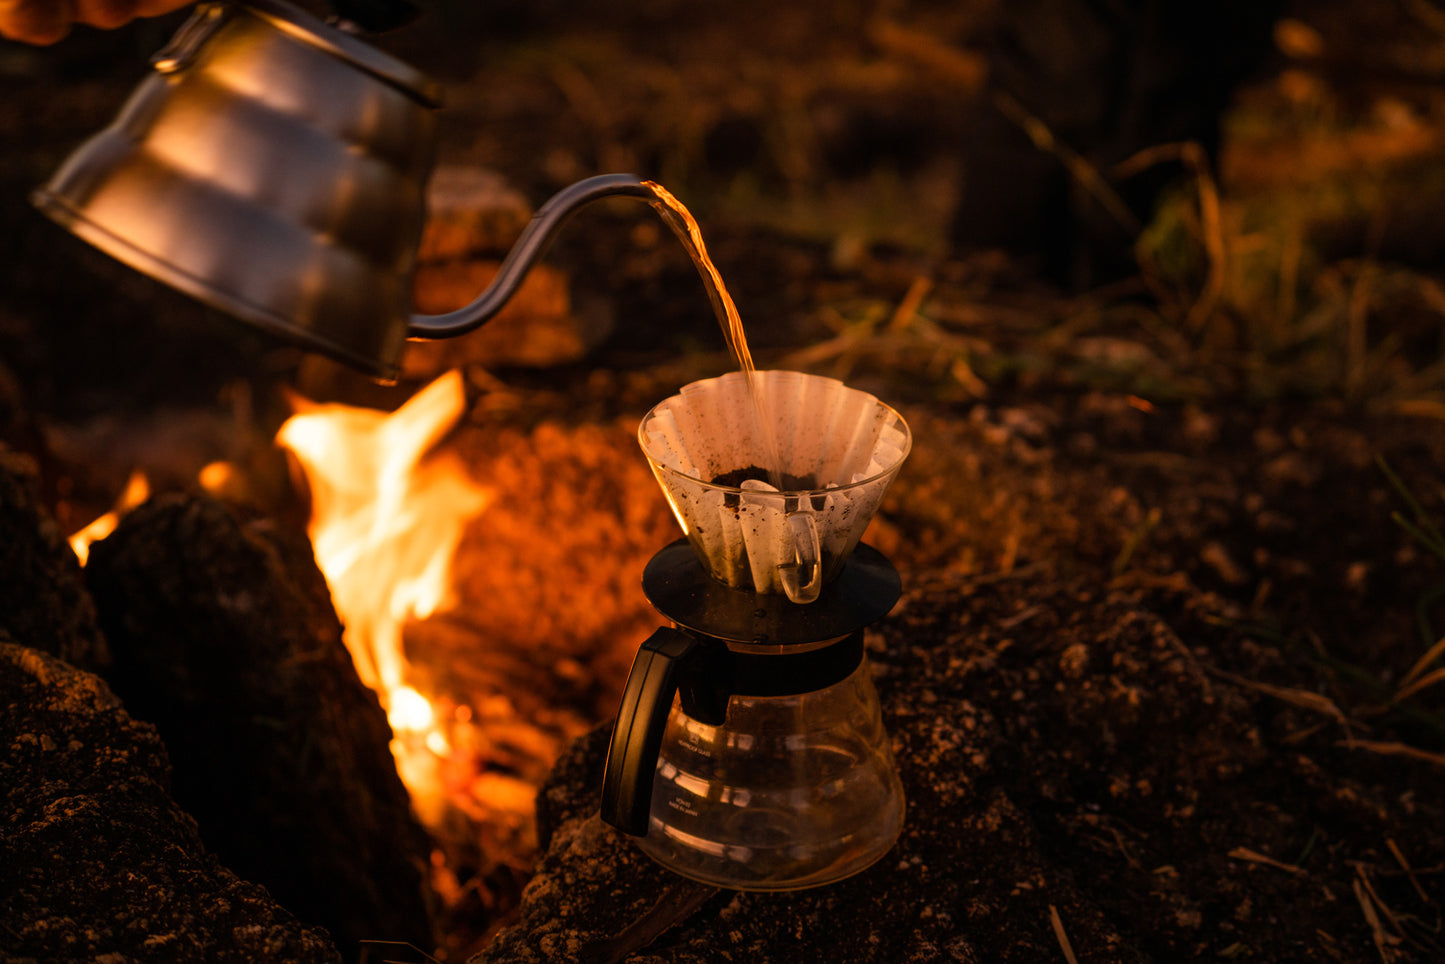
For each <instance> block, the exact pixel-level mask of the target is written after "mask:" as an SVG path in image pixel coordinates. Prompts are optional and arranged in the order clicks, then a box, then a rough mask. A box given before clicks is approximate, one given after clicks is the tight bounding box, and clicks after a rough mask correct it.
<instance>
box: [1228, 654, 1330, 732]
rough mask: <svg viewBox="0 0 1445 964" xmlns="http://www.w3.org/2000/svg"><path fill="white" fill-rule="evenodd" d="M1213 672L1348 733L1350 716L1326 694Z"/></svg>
mask: <svg viewBox="0 0 1445 964" xmlns="http://www.w3.org/2000/svg"><path fill="white" fill-rule="evenodd" d="M1213 672H1215V673H1217V674H1219V676H1221V677H1222V678H1224V679H1227V680H1229V681H1230V682H1231V683H1234V684H1236V685H1238V686H1243V687H1245V688H1247V689H1252V690H1255V691H1257V692H1260V693H1264V694H1266V695H1267V696H1273V697H1274V698H1275V699H1277V700H1284V701H1285V702H1286V703H1289V704H1291V705H1293V706H1298V707H1299V708H1300V709H1304V710H1309V711H1311V712H1313V713H1320V714H1323V715H1324V716H1328V717H1330V718H1331V719H1333V720H1334V721H1335V722H1337V723H1339V724H1340V726H1342V727H1344V729H1345V734H1346V736H1348V735H1349V732H1350V725H1351V720H1350V718H1349V717H1348V716H1346V715H1345V713H1344V711H1343V710H1341V709H1340V708H1339V707H1338V706H1336V705H1335V701H1334V700H1332V699H1330V698H1329V697H1328V696H1321V695H1320V694H1319V693H1312V692H1310V691H1309V690H1297V689H1290V688H1289V687H1285V686H1273V685H1271V684H1269V683H1260V682H1257V681H1255V680H1251V679H1245V678H1244V677H1243V676H1236V675H1235V674H1233V673H1229V672H1226V671H1225V670H1222V669H1216V670H1213ZM1347 742H1349V743H1350V744H1351V745H1354V744H1355V743H1356V742H1357V741H1355V740H1354V739H1353V738H1351V739H1350V740H1348V741H1347Z"/></svg>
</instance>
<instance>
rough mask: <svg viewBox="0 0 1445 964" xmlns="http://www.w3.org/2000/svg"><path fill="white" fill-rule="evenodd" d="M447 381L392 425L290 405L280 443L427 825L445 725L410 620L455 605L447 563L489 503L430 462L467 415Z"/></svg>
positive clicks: (349, 635)
mask: <svg viewBox="0 0 1445 964" xmlns="http://www.w3.org/2000/svg"><path fill="white" fill-rule="evenodd" d="M465 403H466V399H465V394H464V392H463V388H462V380H461V375H460V373H458V372H455V371H453V372H449V373H448V374H446V375H443V376H442V377H440V378H438V379H437V380H436V381H434V382H432V383H431V384H430V385H428V386H427V387H426V388H424V389H422V390H421V391H420V392H418V393H417V394H416V395H414V396H413V397H412V398H411V399H409V400H408V401H407V402H406V403H405V404H404V405H402V407H401V408H399V409H397V410H396V411H395V412H393V413H390V414H388V413H385V412H378V411H375V410H371V409H361V408H353V407H350V406H346V405H338V404H325V405H318V404H315V403H311V402H307V401H304V400H301V401H298V402H297V414H295V415H293V416H292V417H291V418H290V419H288V420H287V421H286V422H285V424H283V425H282V426H281V429H280V431H279V432H278V433H277V436H276V440H277V442H278V443H279V444H281V445H282V446H284V447H285V448H287V449H288V450H290V451H291V452H292V453H293V454H294V455H295V456H296V458H297V460H298V461H299V462H300V464H301V466H302V468H303V469H304V471H305V473H306V478H307V481H308V483H309V485H310V489H311V500H312V509H311V523H310V535H311V541H312V545H313V547H314V549H315V552H316V561H317V564H318V565H319V566H320V568H321V571H322V573H323V574H324V575H325V576H326V581H327V584H328V585H329V586H330V589H331V597H332V601H333V603H334V604H335V606H336V612H337V614H338V615H339V616H340V618H341V621H342V623H343V624H344V625H345V627H346V629H345V634H344V637H343V639H344V641H345V643H346V647H347V649H348V650H349V651H350V652H351V657H352V659H353V661H354V662H355V664H356V669H357V672H358V674H359V675H360V676H361V679H362V682H364V683H365V684H366V685H367V686H369V687H371V689H372V690H374V691H375V692H376V694H377V696H378V698H379V699H380V700H381V704H382V707H383V708H384V709H385V710H386V712H387V718H388V720H389V721H390V723H391V727H392V730H393V733H394V734H395V738H394V739H393V740H392V744H391V749H392V754H393V756H394V757H395V758H396V763H397V770H398V771H399V772H400V774H401V777H402V780H403V782H404V783H406V785H407V788H408V790H410V791H411V795H412V802H413V806H414V807H415V808H416V810H417V814H418V816H419V817H420V818H421V819H422V821H423V822H424V823H428V824H432V823H434V822H435V821H436V820H439V819H440V817H441V812H440V808H441V807H442V805H443V804H442V801H443V799H444V787H443V786H442V783H443V778H442V773H443V770H444V768H445V764H446V758H447V757H448V756H449V755H450V753H451V749H452V747H451V741H450V738H449V737H448V734H447V724H448V720H447V719H445V718H442V717H444V716H445V714H438V713H437V711H436V708H435V707H434V705H433V702H432V700H430V699H428V697H427V696H426V695H424V694H423V693H421V692H420V691H418V690H417V689H416V688H415V687H414V686H413V683H412V680H411V679H410V673H409V667H408V664H407V659H406V656H405V653H404V650H403V645H402V630H403V628H404V627H405V625H406V623H407V622H408V621H409V620H416V619H424V618H426V617H428V616H431V615H433V614H435V613H438V612H440V611H443V610H445V609H446V608H448V607H450V606H451V605H453V603H454V600H453V597H452V587H451V561H452V557H453V556H454V555H455V552H456V548H457V545H458V544H459V543H460V542H461V538H462V535H463V532H464V531H465V529H466V526H467V524H468V522H470V520H472V519H473V518H475V517H476V516H477V515H479V514H480V513H481V512H482V510H483V509H484V508H485V507H486V504H487V501H488V494H487V491H486V490H485V489H483V488H481V487H479V486H477V485H475V484H473V483H472V482H471V481H470V480H469V479H468V477H467V475H466V472H465V470H464V468H463V467H462V465H461V463H460V461H459V460H458V459H456V458H454V457H445V456H435V455H434V456H432V457H431V458H427V455H428V453H429V452H431V450H432V449H433V448H434V447H435V445H436V444H437V442H439V441H440V440H441V438H442V437H443V436H445V435H446V433H447V432H448V431H450V430H451V428H452V427H453V425H455V423H456V421H457V419H458V418H459V417H460V416H461V415H462V413H463V411H464V410H465Z"/></svg>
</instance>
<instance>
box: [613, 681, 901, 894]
mask: <svg viewBox="0 0 1445 964" xmlns="http://www.w3.org/2000/svg"><path fill="white" fill-rule="evenodd" d="M903 809H904V805H903V790H902V786H901V784H900V783H899V780H898V775H897V772H896V771H895V769H894V765H893V754H892V752H891V751H890V749H889V746H888V737H887V734H886V732H885V731H884V728H883V721H882V719H881V716H880V714H879V709H878V698H877V695H876V694H875V692H874V689H873V682H872V679H871V678H870V676H869V670H868V663H867V660H866V659H864V660H863V661H862V662H860V663H859V664H858V666H857V668H856V669H854V670H853V672H852V673H850V674H849V675H848V677H847V678H846V679H844V680H843V681H842V682H839V683H835V684H834V685H832V686H829V687H827V688H825V689H822V690H818V691H816V692H812V693H799V694H795V695H789V696H766V697H764V696H739V695H734V696H732V697H731V698H730V699H729V701H728V705H727V713H726V722H725V723H724V724H723V725H719V726H714V725H710V724H708V723H705V722H703V721H701V720H697V719H693V718H692V717H690V716H688V714H687V713H686V712H685V711H684V709H683V707H682V702H681V700H676V701H674V703H673V706H672V711H671V713H670V714H669V716H668V720H667V728H666V730H665V731H664V733H663V738H662V747H661V749H660V751H659V753H658V762H657V772H656V774H655V776H654V779H653V784H652V802H651V809H650V816H649V821H648V830H647V836H645V837H643V838H642V839H641V840H639V841H638V846H639V847H640V848H641V849H642V850H643V851H644V852H645V853H647V854H648V855H649V856H651V857H652V858H653V859H654V860H656V861H658V862H659V863H661V864H662V865H663V866H665V867H667V868H669V869H671V870H672V871H674V872H676V873H679V874H682V875H683V876H685V877H690V878H692V879H694V880H699V881H703V882H705V883H709V884H713V885H715V886H719V887H729V888H735V889H741V890H787V889H794V888H800V887H811V886H815V885H818V884H826V883H831V882H833V881H836V880H840V879H842V878H844V877H848V876H850V875H852V874H855V873H857V872H858V871H860V870H862V869H864V868H865V867H867V866H869V865H870V864H872V863H873V862H874V861H876V860H877V859H878V858H879V857H881V856H882V855H883V854H884V853H886V852H887V851H888V849H889V848H890V847H892V846H893V843H894V841H895V840H896V839H897V837H898V834H899V831H900V830H901V829H902V826H903Z"/></svg>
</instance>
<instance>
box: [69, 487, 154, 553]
mask: <svg viewBox="0 0 1445 964" xmlns="http://www.w3.org/2000/svg"><path fill="white" fill-rule="evenodd" d="M150 496H151V487H150V482H148V481H147V480H146V475H145V473H144V472H141V471H135V472H132V473H131V474H130V481H128V482H126V485H125V491H124V492H122V493H121V494H120V498H118V499H116V500H115V507H114V508H112V509H111V510H110V511H109V512H107V513H105V514H104V515H102V516H100V517H99V518H97V519H96V520H95V521H93V522H91V523H90V524H89V525H87V526H86V527H85V528H83V529H81V530H80V531H79V532H76V533H75V534H74V535H72V536H71V537H70V548H71V549H74V550H75V557H76V558H77V559H79V560H80V564H81V565H82V566H84V565H85V564H86V562H88V561H89V560H90V544H91V543H92V542H99V541H100V540H101V539H104V538H105V537H106V536H108V535H110V534H111V533H112V532H114V531H115V527H116V526H117V525H119V524H120V517H121V516H123V515H125V514H126V513H127V512H129V511H130V510H131V509H134V508H135V507H136V506H138V505H140V504H141V503H142V502H144V501H145V500H146V499H149V498H150Z"/></svg>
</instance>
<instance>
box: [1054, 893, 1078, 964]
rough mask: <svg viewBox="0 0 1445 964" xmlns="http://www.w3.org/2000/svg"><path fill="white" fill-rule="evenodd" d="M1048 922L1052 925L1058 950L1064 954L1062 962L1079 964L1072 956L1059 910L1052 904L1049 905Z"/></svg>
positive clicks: (1072, 950) (1072, 952) (1071, 948)
mask: <svg viewBox="0 0 1445 964" xmlns="http://www.w3.org/2000/svg"><path fill="white" fill-rule="evenodd" d="M1049 922H1050V923H1052V924H1053V925H1054V936H1055V937H1057V938H1058V939H1059V948H1060V949H1061V950H1063V952H1064V960H1066V961H1068V962H1069V964H1079V959H1078V958H1077V957H1075V956H1074V948H1073V946H1072V945H1071V944H1069V935H1068V934H1066V933H1064V921H1063V919H1062V918H1061V917H1059V909H1058V908H1057V907H1055V906H1054V905H1053V904H1050V905H1049Z"/></svg>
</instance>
